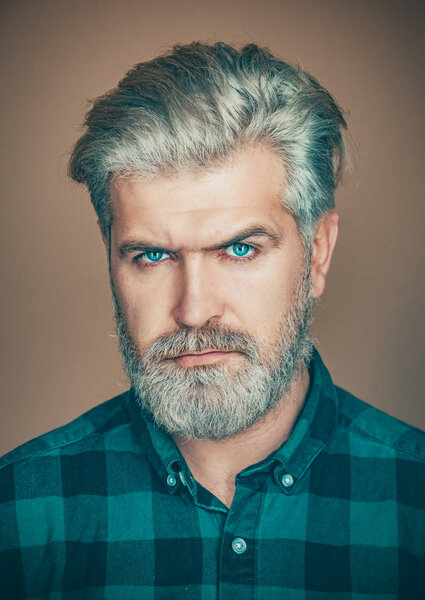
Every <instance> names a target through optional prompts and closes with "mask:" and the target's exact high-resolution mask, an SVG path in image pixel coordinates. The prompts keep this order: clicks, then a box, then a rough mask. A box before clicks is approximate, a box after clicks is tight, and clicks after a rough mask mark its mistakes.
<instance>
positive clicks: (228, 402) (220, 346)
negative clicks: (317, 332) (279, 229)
mask: <svg viewBox="0 0 425 600" xmlns="http://www.w3.org/2000/svg"><path fill="white" fill-rule="evenodd" d="M110 281H111V289H112V297H113V301H114V306H115V321H116V327H117V333H118V338H119V345H120V350H121V353H122V356H123V365H124V369H125V371H126V373H127V375H128V377H129V379H130V383H131V386H132V388H133V391H134V392H135V397H136V399H137V401H138V403H139V405H140V406H141V407H142V408H143V409H145V410H147V411H148V412H149V413H150V414H151V416H152V417H153V420H154V421H155V423H156V424H157V425H158V426H159V427H161V428H162V429H164V430H165V431H166V432H167V433H169V434H170V435H173V434H177V435H181V436H185V437H188V438H197V439H214V440H221V439H225V438H229V437H232V436H233V435H235V434H236V433H238V432H241V431H244V430H245V429H247V428H248V427H250V426H251V425H253V424H254V423H255V422H257V421H258V420H259V419H261V418H262V417H264V416H265V415H266V414H267V413H268V412H269V411H270V410H271V409H272V408H273V407H274V406H276V405H277V404H278V403H279V402H280V401H282V402H283V401H284V400H285V397H286V396H287V395H288V392H289V391H290V388H291V386H292V384H293V383H294V382H295V381H296V379H297V378H298V375H299V373H300V371H301V369H302V367H304V366H308V364H309V362H310V359H311V355H312V350H313V344H312V342H311V341H310V338H309V331H310V325H311V321H312V313H313V300H312V298H311V292H310V290H311V274H310V266H309V263H308V264H307V263H306V265H305V268H304V271H303V273H302V275H301V277H300V280H299V284H298V287H297V289H296V292H295V294H294V297H293V298H292V302H291V306H290V308H289V310H288V311H287V312H286V313H285V314H284V315H283V319H282V321H281V323H280V326H279V336H278V338H277V341H275V342H274V343H273V344H268V345H267V347H264V346H263V347H260V345H259V343H258V342H257V340H256V339H255V338H253V337H252V336H250V335H248V334H247V333H246V332H243V331H236V330H235V329H233V328H232V329H230V328H229V327H227V326H224V325H220V324H219V323H215V322H211V323H210V324H208V325H205V326H204V327H202V328H192V327H186V326H184V327H181V328H180V329H179V330H177V331H175V332H174V333H172V334H170V335H166V336H161V337H159V338H157V339H156V340H155V342H154V343H153V344H152V345H151V346H150V347H149V348H148V349H147V350H146V352H145V353H144V355H143V356H142V355H141V353H140V351H139V349H138V347H137V344H136V342H135V340H134V339H133V338H132V337H131V335H130V333H129V330H128V326H127V322H126V320H125V317H124V315H123V313H122V311H121V308H120V306H119V304H118V300H117V296H116V293H115V290H114V286H113V283H112V277H111V278H110ZM211 349H216V350H226V351H234V352H240V353H241V355H242V358H241V357H238V358H237V359H236V358H231V359H230V360H226V362H225V364H223V363H222V364H209V365H195V366H192V367H184V366H182V365H180V364H178V363H176V362H175V361H172V360H169V359H170V358H175V357H177V356H181V355H182V354H188V353H190V352H204V351H206V350H211Z"/></svg>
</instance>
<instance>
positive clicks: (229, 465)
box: [174, 368, 310, 507]
mask: <svg viewBox="0 0 425 600" xmlns="http://www.w3.org/2000/svg"><path fill="white" fill-rule="evenodd" d="M309 382H310V377H309V374H308V371H307V369H306V368H304V369H302V371H301V372H300V374H299V376H298V378H297V380H296V381H295V382H294V383H293V385H292V387H291V389H290V391H289V393H288V394H287V395H286V396H285V398H283V399H282V400H281V402H280V403H279V404H277V405H276V406H275V407H274V408H273V409H271V410H270V411H269V412H268V413H267V415H266V416H265V417H263V419H261V420H260V421H258V422H257V423H254V425H252V426H251V427H249V428H248V429H247V430H245V431H243V432H241V433H238V434H236V435H235V436H233V437H232V438H229V439H225V440H220V441H216V440H197V439H188V438H183V437H181V436H174V441H175V443H176V444H177V446H178V447H179V449H180V452H181V453H182V454H183V456H184V458H185V459H186V462H187V464H188V465H189V468H190V470H191V472H192V474H193V476H194V477H195V479H196V480H197V481H198V482H199V483H200V484H201V485H202V486H203V487H205V488H206V489H208V490H210V492H212V493H213V494H214V495H215V496H217V498H219V499H220V500H221V501H222V502H223V503H224V504H225V505H226V506H228V507H230V505H231V503H232V500H233V496H234V493H235V477H236V475H237V474H238V473H239V472H240V471H242V470H243V469H245V468H246V467H248V466H250V465H252V464H255V463H257V462H260V461H261V460H263V459H265V458H267V456H269V454H271V453H272V452H273V451H274V450H277V448H279V446H281V445H282V443H283V442H284V441H285V440H286V439H288V437H289V435H290V433H291V431H292V429H293V426H294V424H295V421H296V419H297V417H298V415H299V413H300V411H301V408H302V406H303V404H304V400H305V398H306V395H307V392H308V387H309Z"/></svg>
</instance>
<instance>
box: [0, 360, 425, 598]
mask: <svg viewBox="0 0 425 600" xmlns="http://www.w3.org/2000/svg"><path fill="white" fill-rule="evenodd" d="M310 373H311V377H312V379H311V386H310V390H309V394H308V398H307V401H306V403H305V405H304V407H303V410H302V412H301V415H300V417H299V419H298V421H297V424H296V426H295V428H294V430H293V432H292V434H291V436H290V438H289V439H288V441H287V442H286V443H284V444H283V445H282V446H281V447H280V448H279V449H278V450H277V451H276V452H274V453H273V454H271V455H270V456H269V457H268V458H267V459H265V460H264V461H262V462H260V463H258V464H256V465H252V466H250V467H249V468H246V469H244V470H243V471H241V472H240V473H239V475H238V476H237V479H236V483H237V486H236V494H235V497H234V501H233V504H232V506H231V508H230V509H227V508H226V506H224V505H223V504H222V503H221V502H220V501H219V500H218V499H217V498H216V497H214V496H213V495H212V494H211V493H210V492H209V491H207V490H206V489H205V488H203V487H202V486H200V485H199V484H198V483H197V482H196V481H195V480H194V478H193V477H192V475H191V473H190V471H189V469H188V466H187V464H186V463H185V461H184V459H183V457H182V455H181V454H180V452H179V450H178V448H177V447H176V446H175V444H174V443H173V442H172V440H171V439H170V438H169V437H168V436H167V435H166V434H164V433H163V432H162V431H160V430H158V429H157V428H156V426H155V425H154V424H153V423H152V421H151V420H150V419H149V417H148V416H147V415H145V414H143V413H142V411H141V409H140V408H139V406H138V405H137V404H136V401H135V399H134V397H133V395H132V392H131V391H129V392H126V393H124V394H122V395H120V396H118V397H116V398H114V399H112V400H110V401H108V402H105V403H104V404H101V405H100V406H97V407H96V408H94V409H93V410H90V411H89V412H88V413H86V414H85V415H83V416H81V417H80V418H78V419H76V420H75V421H73V422H71V423H69V424H68V425H65V426H64V427H61V428H59V429H56V430H54V431H51V432H50V433H47V434H46V435H44V436H41V437H39V438H37V439H35V440H33V441H31V442H28V443H27V444H24V445H23V446H21V447H20V448H17V449H16V450H14V451H12V452H11V453H9V454H8V455H6V456H5V457H3V458H2V459H1V463H0V465H1V469H0V496H1V497H0V501H1V509H0V529H1V533H0V597H1V598H2V599H4V600H20V599H22V598H25V599H27V600H41V599H43V600H44V599H49V600H80V599H81V600H83V599H84V600H101V599H102V600H136V599H137V600H142V599H149V600H158V599H164V600H165V599H166V600H172V599H174V598H183V599H189V600H217V599H220V600H245V599H246V600H248V599H250V600H254V599H255V600H277V599H279V600H283V599H285V600H325V599H333V600H345V599H347V600H348V599H351V600H366V599H372V600H390V599H391V600H393V599H396V598H397V599H400V600H410V599H414V600H418V599H423V598H425V515H424V510H423V509H424V505H425V467H424V462H425V434H423V433H422V432H420V431H419V430H417V429H415V428H413V427H411V426H409V425H406V424H404V423H402V422H400V421H398V420H396V419H394V418H392V417H390V416H388V415H386V414H384V413H382V412H380V411H378V410H376V409H374V408H372V407H371V406H369V405H367V404H365V403H364V402H362V401H360V400H358V399H356V398H354V397H353V396H351V395H350V394H348V393H347V392H345V391H343V390H342V389H340V388H337V387H335V386H334V384H333V383H332V380H331V378H330V376H329V373H328V372H327V370H326V368H325V366H324V365H323V363H322V361H321V359H320V356H319V355H318V353H317V352H315V354H314V358H313V361H312V364H311V366H310Z"/></svg>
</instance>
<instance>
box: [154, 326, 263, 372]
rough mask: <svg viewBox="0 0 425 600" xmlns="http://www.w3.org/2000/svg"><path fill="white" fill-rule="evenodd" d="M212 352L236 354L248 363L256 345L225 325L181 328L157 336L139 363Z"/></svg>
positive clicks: (241, 333) (253, 339) (257, 347)
mask: <svg viewBox="0 0 425 600" xmlns="http://www.w3.org/2000/svg"><path fill="white" fill-rule="evenodd" d="M214 350H216V351H225V352H240V353H241V354H245V355H246V356H247V357H248V358H250V359H251V360H256V359H257V358H258V353H259V350H260V345H259V343H258V342H257V340H256V339H255V338H253V337H252V336H251V335H249V334H247V333H246V332H244V331H241V330H234V329H232V328H230V327H229V326H225V325H219V324H211V325H208V326H204V327H201V328H193V327H187V326H183V327H181V328H180V329H178V330H177V331H174V332H172V333H170V334H165V335H162V336H160V337H158V338H157V339H156V340H155V341H154V342H153V343H152V344H151V345H150V346H149V348H148V349H147V350H146V352H145V354H144V357H143V362H144V363H145V364H147V363H153V362H155V363H156V362H160V361H163V360H167V359H171V358H176V357H177V356H181V355H182V354H190V353H191V352H206V351H214Z"/></svg>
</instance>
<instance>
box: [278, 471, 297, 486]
mask: <svg viewBox="0 0 425 600" xmlns="http://www.w3.org/2000/svg"><path fill="white" fill-rule="evenodd" d="M281 481H282V485H283V486H284V487H286V488H289V487H291V486H292V485H293V484H294V478H293V477H292V475H290V474H289V473H285V474H284V475H282V479H281Z"/></svg>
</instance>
